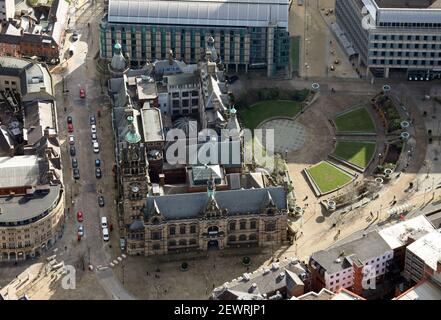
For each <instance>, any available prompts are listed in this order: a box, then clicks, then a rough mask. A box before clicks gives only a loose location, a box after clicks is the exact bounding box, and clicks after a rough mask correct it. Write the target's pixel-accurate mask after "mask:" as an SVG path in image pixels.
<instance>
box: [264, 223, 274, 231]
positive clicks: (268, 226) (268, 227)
mask: <svg viewBox="0 0 441 320" xmlns="http://www.w3.org/2000/svg"><path fill="white" fill-rule="evenodd" d="M275 230H276V223H275V222H267V223H266V224H265V231H275Z"/></svg>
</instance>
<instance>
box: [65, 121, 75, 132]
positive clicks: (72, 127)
mask: <svg viewBox="0 0 441 320" xmlns="http://www.w3.org/2000/svg"><path fill="white" fill-rule="evenodd" d="M67 131H68V132H69V133H72V132H73V131H74V126H73V124H72V123H68V124H67Z"/></svg>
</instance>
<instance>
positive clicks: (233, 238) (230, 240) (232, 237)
mask: <svg viewBox="0 0 441 320" xmlns="http://www.w3.org/2000/svg"><path fill="white" fill-rule="evenodd" d="M235 241H236V236H229V237H228V242H235Z"/></svg>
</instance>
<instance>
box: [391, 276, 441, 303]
mask: <svg viewBox="0 0 441 320" xmlns="http://www.w3.org/2000/svg"><path fill="white" fill-rule="evenodd" d="M394 300H441V286H440V285H439V284H437V283H435V282H433V281H431V280H425V281H424V282H421V283H420V284H417V285H416V286H415V287H413V288H411V289H409V290H408V291H406V292H404V293H403V294H402V295H400V296H398V297H397V298H395V299H394Z"/></svg>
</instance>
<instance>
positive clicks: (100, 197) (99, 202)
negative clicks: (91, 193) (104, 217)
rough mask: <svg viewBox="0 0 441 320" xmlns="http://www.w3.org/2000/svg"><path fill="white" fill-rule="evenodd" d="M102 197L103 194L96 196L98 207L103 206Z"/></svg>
mask: <svg viewBox="0 0 441 320" xmlns="http://www.w3.org/2000/svg"><path fill="white" fill-rule="evenodd" d="M104 204H105V203H104V197H103V196H101V195H100V196H98V205H99V206H100V207H104Z"/></svg>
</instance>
